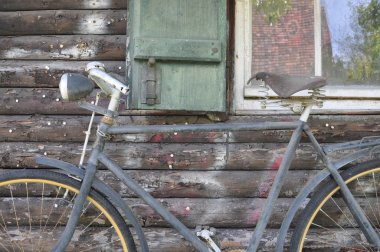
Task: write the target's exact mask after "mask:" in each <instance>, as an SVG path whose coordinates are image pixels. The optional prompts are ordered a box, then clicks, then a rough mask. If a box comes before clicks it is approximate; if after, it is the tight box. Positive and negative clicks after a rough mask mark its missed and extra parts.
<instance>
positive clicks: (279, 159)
mask: <svg viewBox="0 0 380 252" xmlns="http://www.w3.org/2000/svg"><path fill="white" fill-rule="evenodd" d="M282 159H283V157H282V156H280V157H277V158H276V159H275V160H274V162H273V163H272V167H271V168H272V170H278V168H280V165H281V163H282Z"/></svg>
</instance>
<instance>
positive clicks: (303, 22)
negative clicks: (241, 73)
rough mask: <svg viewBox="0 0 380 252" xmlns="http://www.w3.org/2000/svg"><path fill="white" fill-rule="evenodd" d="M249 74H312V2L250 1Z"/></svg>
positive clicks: (297, 0) (301, 0)
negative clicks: (263, 72) (250, 53)
mask: <svg viewBox="0 0 380 252" xmlns="http://www.w3.org/2000/svg"><path fill="white" fill-rule="evenodd" d="M252 15H253V17H252V29H253V30H252V36H253V37H252V72H253V73H256V72H260V71H269V72H275V73H283V74H289V75H314V72H315V66H314V64H315V60H314V53H315V49H314V1H311V0H307V1H306V0H271V1H268V0H253V13H252Z"/></svg>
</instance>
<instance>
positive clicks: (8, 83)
mask: <svg viewBox="0 0 380 252" xmlns="http://www.w3.org/2000/svg"><path fill="white" fill-rule="evenodd" d="M87 63H89V61H80V62H71V61H9V60H2V61H0V87H12V88H16V87H23V88H25V87H32V88H38V87H58V83H59V80H60V77H61V75H62V74H63V73H68V72H69V73H80V74H83V75H86V74H87V73H86V72H85V68H86V65H87ZM104 63H105V65H106V69H107V71H110V72H113V73H117V74H120V75H122V76H124V73H125V62H124V61H107V62H104Z"/></svg>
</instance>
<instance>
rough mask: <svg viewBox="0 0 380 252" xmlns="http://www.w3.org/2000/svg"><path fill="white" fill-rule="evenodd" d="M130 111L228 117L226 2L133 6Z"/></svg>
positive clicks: (182, 0) (145, 0)
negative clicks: (212, 113)
mask: <svg viewBox="0 0 380 252" xmlns="http://www.w3.org/2000/svg"><path fill="white" fill-rule="evenodd" d="M129 11H130V13H129V17H130V19H129V27H128V33H129V46H128V50H129V60H130V61H131V65H130V66H131V71H130V73H129V77H128V80H129V83H130V87H131V97H130V108H132V109H162V110H188V111H225V109H226V108H225V107H226V80H225V72H226V71H225V70H226V69H225V67H226V60H225V58H226V41H227V39H226V36H227V35H226V34H227V18H226V0H131V1H129Z"/></svg>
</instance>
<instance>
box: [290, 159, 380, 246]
mask: <svg viewBox="0 0 380 252" xmlns="http://www.w3.org/2000/svg"><path fill="white" fill-rule="evenodd" d="M342 177H343V179H344V180H345V182H346V184H347V185H348V187H349V189H350V191H351V193H352V194H353V195H354V197H355V199H356V200H357V202H358V203H359V205H360V206H361V207H362V209H363V210H364V212H365V214H366V216H367V218H368V219H369V221H370V223H371V225H372V226H373V227H374V229H375V230H376V231H377V233H378V234H379V235H380V232H379V231H380V199H379V196H380V160H376V161H371V162H366V163H363V164H360V165H356V166H353V167H351V168H349V169H348V170H346V171H344V172H343V173H342ZM290 248H291V250H290V251H378V249H376V248H374V247H372V246H371V245H370V244H369V243H368V241H367V240H366V238H365V236H364V234H363V233H362V232H361V230H360V228H359V225H358V224H357V223H356V221H355V219H354V217H353V216H352V214H351V212H350V211H349V209H348V207H347V205H346V204H345V202H344V200H343V198H342V195H341V193H340V190H339V186H338V185H337V184H336V182H335V181H334V180H333V179H329V180H328V181H327V182H326V183H325V184H324V185H322V186H321V189H320V190H319V191H318V192H315V193H314V196H313V197H312V198H311V200H310V201H309V203H308V205H307V206H306V208H305V209H304V211H303V212H302V213H301V215H300V217H299V219H298V223H297V227H296V229H295V230H294V233H293V236H292V240H291V243H290Z"/></svg>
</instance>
